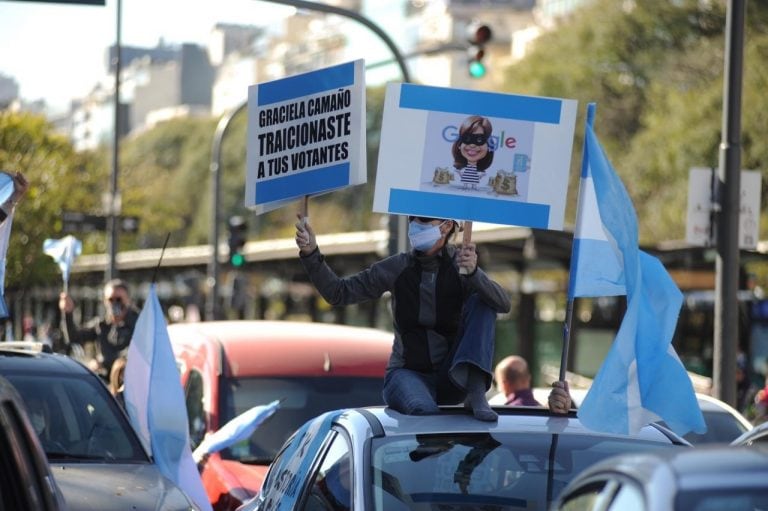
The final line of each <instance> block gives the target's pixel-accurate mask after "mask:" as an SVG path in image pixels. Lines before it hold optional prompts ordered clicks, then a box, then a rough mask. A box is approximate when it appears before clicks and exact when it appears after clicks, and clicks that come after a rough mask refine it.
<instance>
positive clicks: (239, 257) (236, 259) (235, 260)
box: [229, 254, 245, 267]
mask: <svg viewBox="0 0 768 511" xmlns="http://www.w3.org/2000/svg"><path fill="white" fill-rule="evenodd" d="M229 262H230V264H232V266H238V267H239V266H242V265H244V264H245V257H243V254H232V256H231V257H230V258H229Z"/></svg>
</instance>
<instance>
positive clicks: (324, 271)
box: [296, 215, 511, 421]
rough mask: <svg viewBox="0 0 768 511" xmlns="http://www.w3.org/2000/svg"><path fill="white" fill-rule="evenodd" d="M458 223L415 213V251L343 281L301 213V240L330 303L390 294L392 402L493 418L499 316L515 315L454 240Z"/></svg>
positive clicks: (469, 248) (387, 386) (416, 409)
mask: <svg viewBox="0 0 768 511" xmlns="http://www.w3.org/2000/svg"><path fill="white" fill-rule="evenodd" d="M456 228H457V223H456V222H454V221H453V220H446V219H439V218H429V217H409V229H408V237H409V240H410V242H411V246H412V250H411V251H409V252H403V253H400V254H396V255H393V256H390V257H387V258H385V259H383V260H381V261H378V262H376V263H374V264H372V265H371V266H369V267H368V268H366V269H365V270H363V271H361V272H358V273H356V274H354V275H351V276H348V277H344V278H341V277H339V276H337V275H336V273H334V271H333V270H332V269H331V268H330V267H329V266H328V264H327V262H326V260H325V257H324V256H323V254H322V253H321V252H320V249H319V248H318V246H317V240H316V236H315V233H314V231H313V229H312V227H311V226H310V225H309V223H308V222H307V221H306V219H304V218H302V217H301V215H299V221H298V222H297V223H296V244H297V245H298V247H299V256H300V260H301V263H302V264H303V266H304V268H305V270H306V271H307V274H308V275H309V278H310V280H311V281H312V283H313V284H314V286H315V287H316V288H317V290H318V292H319V293H320V295H321V296H322V297H323V298H324V299H325V300H326V301H328V303H330V304H332V305H336V306H338V305H348V304H353V303H360V302H363V301H367V300H374V299H377V298H379V297H381V296H382V295H383V294H384V293H386V292H389V293H391V300H392V314H393V322H394V331H395V332H394V333H395V339H394V343H393V348H392V354H391V356H390V360H389V364H388V366H387V370H386V377H385V382H384V390H383V396H384V401H385V403H386V404H387V405H388V406H389V407H391V408H393V409H395V410H397V411H399V412H401V413H405V414H411V415H426V414H434V413H438V412H439V408H438V405H441V404H459V403H462V402H463V403H464V405H465V406H466V407H467V408H469V409H471V410H472V413H473V414H474V416H475V417H476V418H478V419H480V420H484V421H495V420H496V419H497V416H496V413H495V412H494V411H493V410H492V409H491V407H490V406H489V405H488V401H487V400H486V397H485V392H486V390H487V389H488V388H489V387H490V384H491V381H492V375H493V373H492V363H493V349H494V342H495V340H494V335H495V323H496V315H497V314H504V313H507V312H509V310H510V307H511V304H510V300H509V296H508V295H507V293H506V291H505V290H504V289H503V288H502V287H501V286H500V285H499V284H497V283H496V282H494V281H493V280H491V278H490V277H489V276H488V275H487V274H486V273H485V272H484V271H483V270H482V269H481V268H479V267H478V265H477V253H476V252H475V245H474V244H471V243H470V244H467V245H464V246H461V247H454V246H452V245H450V244H449V240H450V239H451V237H452V236H453V234H454V233H455V231H456ZM461 268H463V270H464V272H461V271H460V269H461Z"/></svg>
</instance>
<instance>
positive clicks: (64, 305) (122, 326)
mask: <svg viewBox="0 0 768 511" xmlns="http://www.w3.org/2000/svg"><path fill="white" fill-rule="evenodd" d="M104 308H105V310H106V314H105V316H104V317H103V318H99V317H96V318H93V319H92V320H91V321H89V322H88V323H87V324H86V325H85V326H84V327H82V328H81V327H79V326H78V325H76V324H75V320H74V318H73V314H72V312H73V311H74V309H75V302H74V301H73V300H72V297H71V296H69V295H68V294H67V293H66V292H62V293H61V294H60V295H59V309H61V311H62V313H63V314H62V316H63V318H64V319H63V321H62V333H63V334H64V340H65V342H66V344H67V345H68V346H70V347H71V346H72V345H74V344H79V345H81V346H82V345H84V344H85V343H86V342H95V343H96V357H95V359H93V360H90V361H88V366H89V367H90V368H91V369H93V370H94V372H96V373H97V374H99V376H101V377H102V378H104V381H106V382H109V375H110V371H111V370H112V364H113V363H114V361H115V360H116V359H117V358H118V357H121V356H125V355H127V354H128V345H129V344H130V342H131V337H133V330H134V328H135V327H136V320H137V319H139V310H138V309H137V308H136V307H135V306H134V305H133V302H132V301H131V296H130V294H129V292H128V285H127V284H126V283H125V282H123V281H122V280H120V279H112V280H110V281H109V282H107V283H106V284H105V285H104Z"/></svg>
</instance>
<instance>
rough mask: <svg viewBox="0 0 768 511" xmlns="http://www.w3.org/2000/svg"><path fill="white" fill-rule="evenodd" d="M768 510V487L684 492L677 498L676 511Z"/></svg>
mask: <svg viewBox="0 0 768 511" xmlns="http://www.w3.org/2000/svg"><path fill="white" fill-rule="evenodd" d="M757 509H768V487H766V486H765V485H763V486H760V487H752V488H748V487H747V488H738V489H726V488H716V489H712V490H709V491H703V490H697V491H683V492H680V493H678V495H677V497H676V498H675V510H676V511H723V510H727V511H755V510H757Z"/></svg>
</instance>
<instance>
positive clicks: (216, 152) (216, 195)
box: [205, 100, 248, 320]
mask: <svg viewBox="0 0 768 511" xmlns="http://www.w3.org/2000/svg"><path fill="white" fill-rule="evenodd" d="M247 106H248V101H247V100H246V101H245V102H243V103H241V104H240V105H239V106H237V107H236V108H233V109H232V110H230V111H229V112H227V113H226V114H224V115H223V116H222V117H221V119H219V123H218V125H216V132H215V133H214V135H213V146H212V147H211V165H210V168H211V235H210V243H211V259H210V261H208V279H207V284H208V288H209V292H208V300H207V302H206V304H205V319H207V320H215V319H220V318H221V317H222V314H221V310H220V309H221V307H220V306H219V226H220V225H221V172H220V171H221V146H222V142H223V141H224V135H226V133H227V130H228V129H229V125H230V123H231V122H232V119H234V118H235V116H236V115H237V114H238V113H240V111H241V110H243V109H244V108H245V107H247Z"/></svg>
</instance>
